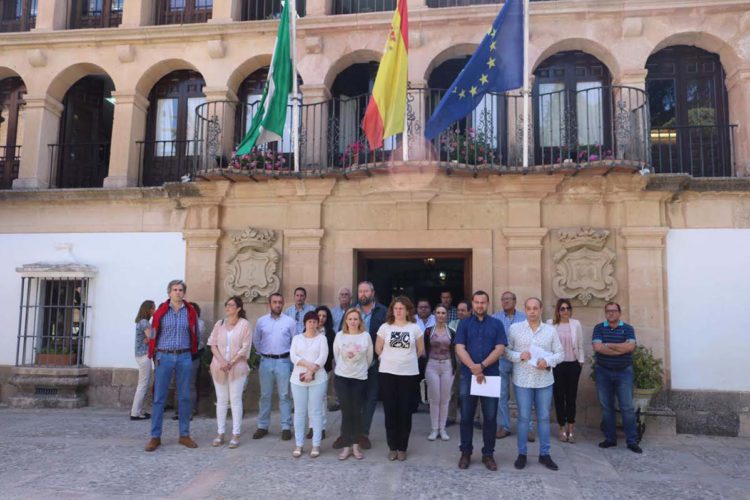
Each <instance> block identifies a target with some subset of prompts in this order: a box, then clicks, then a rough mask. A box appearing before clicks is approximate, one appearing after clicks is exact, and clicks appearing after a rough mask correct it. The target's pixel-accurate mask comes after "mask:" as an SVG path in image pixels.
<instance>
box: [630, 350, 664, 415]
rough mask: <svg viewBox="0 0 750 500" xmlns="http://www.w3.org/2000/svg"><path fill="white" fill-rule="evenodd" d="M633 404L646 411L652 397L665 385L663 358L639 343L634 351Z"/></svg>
mask: <svg viewBox="0 0 750 500" xmlns="http://www.w3.org/2000/svg"><path fill="white" fill-rule="evenodd" d="M633 377H634V379H633V406H634V407H635V408H640V409H641V411H645V410H646V409H647V408H648V405H649V403H650V402H651V398H652V397H654V395H655V394H656V393H657V392H659V391H660V390H661V388H662V386H663V385H664V368H663V367H662V360H661V359H657V358H656V357H655V356H654V353H653V351H652V350H651V349H649V348H648V347H645V346H642V345H639V346H636V348H635V351H633Z"/></svg>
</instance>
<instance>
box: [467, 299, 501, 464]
mask: <svg viewBox="0 0 750 500" xmlns="http://www.w3.org/2000/svg"><path fill="white" fill-rule="evenodd" d="M489 303H490V297H489V295H487V292H484V291H482V290H479V291H476V292H474V295H472V298H471V307H472V310H473V314H472V315H471V316H469V317H468V318H466V319H464V320H461V322H460V323H459V324H458V331H457V332H456V338H455V343H456V355H457V356H458V359H459V360H460V361H461V363H462V365H463V366H462V367H461V375H460V377H461V378H460V381H459V387H460V388H459V398H460V401H461V446H460V449H461V458H460V460H459V461H458V468H459V469H468V468H469V464H470V463H471V453H472V451H473V449H474V447H473V444H472V439H473V435H474V427H473V424H472V422H473V419H474V413H475V411H476V408H477V402H479V403H480V404H481V406H482V417H483V418H484V425H483V426H482V437H483V440H484V446H483V447H482V463H484V465H485V467H487V469H489V470H491V471H495V470H497V463H495V457H494V453H495V425H496V422H497V420H496V419H497V400H498V398H496V397H484V396H472V395H471V380H472V376H474V377H476V378H477V382H478V383H480V384H482V383H485V376H488V377H490V376H495V377H496V376H498V375H500V368H499V364H498V359H500V357H501V356H502V355H503V353H504V352H505V346H506V345H507V344H508V339H507V337H506V336H505V328H504V327H503V324H502V323H501V322H500V321H499V320H498V319H496V318H493V317H492V316H489V315H487V307H488V306H489Z"/></svg>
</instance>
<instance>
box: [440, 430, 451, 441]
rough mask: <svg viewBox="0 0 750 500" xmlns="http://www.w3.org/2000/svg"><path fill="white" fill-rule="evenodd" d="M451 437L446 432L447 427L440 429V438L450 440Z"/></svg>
mask: <svg viewBox="0 0 750 500" xmlns="http://www.w3.org/2000/svg"><path fill="white" fill-rule="evenodd" d="M450 438H451V437H450V436H449V435H448V433H447V432H445V429H440V439H442V440H443V441H449V440H450Z"/></svg>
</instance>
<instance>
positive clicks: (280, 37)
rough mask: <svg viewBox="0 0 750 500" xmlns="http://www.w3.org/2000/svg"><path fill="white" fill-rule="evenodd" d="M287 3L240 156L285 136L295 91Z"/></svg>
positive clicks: (240, 147)
mask: <svg viewBox="0 0 750 500" xmlns="http://www.w3.org/2000/svg"><path fill="white" fill-rule="evenodd" d="M292 1H294V0H287V1H285V2H284V8H283V9H282V11H281V19H280V20H279V31H278V34H277V35H276V47H275V48H274V49H273V56H271V69H270V70H269V72H268V80H266V86H265V87H264V88H263V96H262V97H261V98H260V105H259V106H258V110H257V111H256V112H255V116H253V123H252V125H251V126H250V130H248V131H247V135H245V138H244V139H242V142H241V143H240V145H239V146H238V147H237V152H236V153H235V154H236V155H237V156H240V155H245V154H249V153H250V151H251V150H252V149H253V148H254V147H255V146H256V145H258V144H265V143H267V142H271V141H280V140H281V138H282V137H283V135H284V123H285V122H286V115H287V109H286V108H287V103H288V102H289V91H290V90H291V88H292V54H291V43H292V40H291V38H290V32H289V18H290V15H289V11H288V9H289V4H290V3H291V2H292Z"/></svg>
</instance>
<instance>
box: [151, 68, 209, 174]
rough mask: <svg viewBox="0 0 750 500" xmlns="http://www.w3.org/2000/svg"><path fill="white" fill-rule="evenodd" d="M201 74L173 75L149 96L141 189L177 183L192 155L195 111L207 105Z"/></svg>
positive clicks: (193, 150)
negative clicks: (166, 183) (142, 186)
mask: <svg viewBox="0 0 750 500" xmlns="http://www.w3.org/2000/svg"><path fill="white" fill-rule="evenodd" d="M204 85H205V81H204V80H203V77H202V76H201V74H200V73H198V72H195V71H189V70H179V71H173V72H172V73H170V74H168V75H167V76H165V77H164V78H162V79H161V80H159V82H158V83H157V84H156V85H154V88H153V89H151V93H150V94H149V108H148V124H147V128H146V142H145V149H144V159H143V165H144V166H143V185H144V186H160V185H161V184H163V183H165V182H173V181H178V180H180V178H181V177H182V176H183V175H185V174H186V173H187V172H188V170H189V168H188V167H189V162H190V160H191V158H192V156H193V155H194V154H195V151H196V147H195V143H194V139H195V109H196V108H197V107H198V106H200V105H201V104H203V103H204V102H206V98H205V96H204V94H203V86H204Z"/></svg>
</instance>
